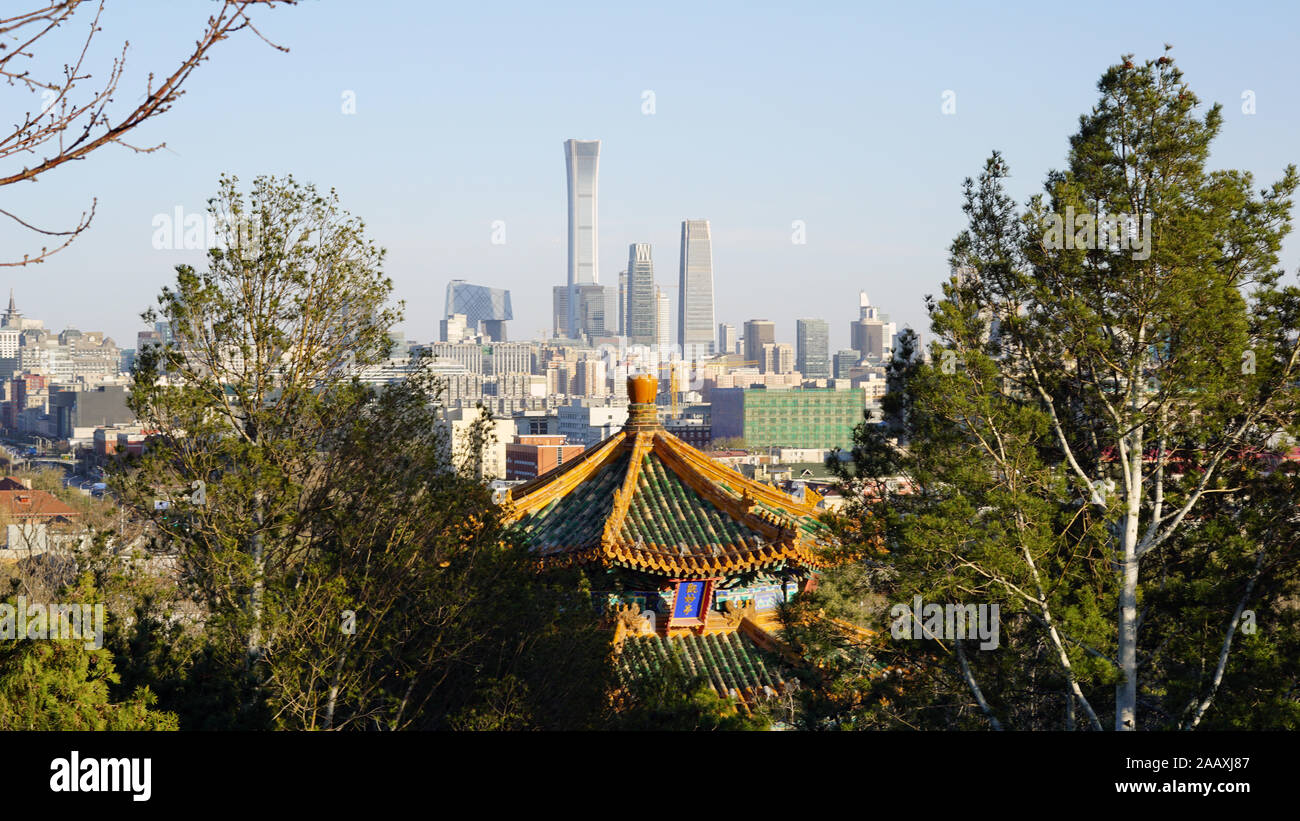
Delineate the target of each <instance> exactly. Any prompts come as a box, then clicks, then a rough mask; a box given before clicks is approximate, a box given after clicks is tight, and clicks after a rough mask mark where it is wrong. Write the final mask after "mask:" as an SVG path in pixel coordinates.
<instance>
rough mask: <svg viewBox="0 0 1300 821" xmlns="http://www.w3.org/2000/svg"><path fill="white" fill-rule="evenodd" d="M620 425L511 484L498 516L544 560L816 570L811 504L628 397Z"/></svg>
mask: <svg viewBox="0 0 1300 821" xmlns="http://www.w3.org/2000/svg"><path fill="white" fill-rule="evenodd" d="M632 407H633V409H634V413H633V415H632V416H631V417H630V418H629V422H628V425H627V427H625V428H624V429H623V430H621V431H619V432H618V433H615V434H614V435H613V436H610V437H609V438H608V439H605V440H604V441H603V442H601V443H600V444H598V445H596V446H595V447H593V448H591V449H589V450H587V451H586V452H585V453H583V454H582V455H581V456H580V457H578V458H577V459H575V460H573V461H572V462H570V463H568V464H565V465H562V466H561V467H559V468H556V469H555V470H553V471H551V472H549V473H546V474H544V475H542V476H540V477H538V478H536V479H533V480H532V481H530V482H527V483H525V484H523V485H520V486H518V487H515V488H513V489H512V490H511V491H510V493H509V495H508V497H507V498H506V500H505V501H504V502H503V505H504V506H505V508H506V510H505V519H506V522H507V524H508V525H509V527H510V529H511V531H512V532H513V533H515V534H517V535H518V536H519V537H520V538H521V539H522V541H523V543H524V545H525V546H526V547H527V549H528V551H529V553H530V554H532V555H533V556H534V557H535V558H537V559H538V560H539V561H540V562H542V564H543V565H544V566H555V565H567V564H586V563H597V564H602V565H605V566H609V567H625V568H629V569H632V570H636V571H640V572H644V573H649V574H653V575H658V576H665V577H668V578H676V579H687V578H708V577H717V576H727V575H733V574H737V573H742V572H746V571H750V570H759V569H763V568H779V567H782V566H784V565H786V564H794V565H799V566H803V567H807V568H815V567H817V566H818V561H817V559H816V555H815V548H816V547H818V546H819V545H822V544H825V543H827V542H828V541H829V540H830V538H831V536H830V532H829V528H827V526H826V525H825V524H823V523H822V522H821V520H820V518H819V517H820V515H821V513H822V511H820V510H819V509H818V508H817V507H816V506H815V504H810V503H805V502H799V501H796V500H795V499H794V498H793V497H791V496H790V495H788V494H786V493H784V492H782V491H780V490H778V489H776V488H774V487H771V486H770V485H765V484H762V483H760V482H756V481H753V480H751V479H747V478H745V477H744V476H742V475H741V474H740V473H738V472H736V471H734V470H732V469H731V468H729V467H727V466H725V465H723V464H721V463H718V462H715V461H713V460H712V459H710V458H709V457H708V456H706V455H705V454H704V453H702V452H700V451H698V450H696V449H695V448H693V447H691V446H690V445H688V444H686V443H685V442H683V441H682V440H681V439H678V438H677V437H676V436H673V435H672V434H670V433H668V432H667V431H665V430H664V429H663V428H662V427H660V426H659V424H658V421H657V418H656V417H655V416H654V406H653V405H652V404H651V405H649V406H648V408H647V407H646V405H645V404H644V403H643V404H641V406H640V407H638V405H636V404H634V405H633V406H632Z"/></svg>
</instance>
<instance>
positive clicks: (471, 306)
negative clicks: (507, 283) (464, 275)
mask: <svg viewBox="0 0 1300 821" xmlns="http://www.w3.org/2000/svg"><path fill="white" fill-rule="evenodd" d="M456 314H464V315H465V324H466V326H467V328H468V329H470V330H471V331H472V332H474V333H481V334H483V335H484V336H486V337H487V338H488V340H489V341H492V342H505V341H506V321H507V320H510V319H513V318H514V313H513V312H512V311H511V309H510V292H509V291H507V290H505V289H504V288H488V287H486V286H483V285H470V284H469V283H468V282H466V281H465V280H463V279H453V280H452V281H451V282H448V283H447V303H446V308H445V310H444V311H443V316H444V317H448V318H450V317H452V316H455V315H456Z"/></svg>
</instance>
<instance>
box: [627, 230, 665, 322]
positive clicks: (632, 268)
mask: <svg viewBox="0 0 1300 821" xmlns="http://www.w3.org/2000/svg"><path fill="white" fill-rule="evenodd" d="M657 307H658V306H657V305H656V302H655V266H654V261H653V260H651V258H650V244H649V243H646V242H638V243H634V244H633V245H631V246H629V247H628V256H627V341H628V344H630V345H653V344H655V343H656V342H657V341H659V332H658V324H659V314H658V311H657Z"/></svg>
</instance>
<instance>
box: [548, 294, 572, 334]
mask: <svg viewBox="0 0 1300 821" xmlns="http://www.w3.org/2000/svg"><path fill="white" fill-rule="evenodd" d="M551 317H552V323H551V329H552V331H553V332H554V335H555V336H557V337H567V336H568V335H569V286H568V285H556V286H555V287H554V288H552V289H551Z"/></svg>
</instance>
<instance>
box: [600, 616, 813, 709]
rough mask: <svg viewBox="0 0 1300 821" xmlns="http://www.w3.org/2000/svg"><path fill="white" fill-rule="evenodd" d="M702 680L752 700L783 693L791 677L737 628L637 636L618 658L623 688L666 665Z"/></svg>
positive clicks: (725, 692) (717, 689) (728, 694)
mask: <svg viewBox="0 0 1300 821" xmlns="http://www.w3.org/2000/svg"><path fill="white" fill-rule="evenodd" d="M674 666H675V667H677V668H678V669H679V670H681V671H682V672H684V673H686V674H688V675H691V676H700V677H702V678H704V679H705V680H706V681H708V683H709V684H710V685H711V686H712V687H713V690H714V692H716V693H717V694H718V695H720V696H723V697H724V698H725V697H731V698H736V699H739V700H741V701H744V702H745V703H746V704H753V703H755V702H759V701H762V700H764V699H765V698H770V697H772V696H775V695H777V694H779V693H781V692H783V691H785V690H786V689H787V688H788V687H789V684H788V683H787V682H788V679H787V676H788V675H789V673H788V672H787V671H786V670H784V669H783V668H784V665H782V663H781V659H779V658H778V657H777V656H776V655H775V654H773V653H769V652H767V651H765V650H762V649H760V648H759V647H758V646H756V645H755V644H754V643H753V642H751V641H750V640H749V639H748V638H746V637H745V635H744V634H743V633H741V632H739V631H735V632H730V633H710V634H708V635H704V636H697V635H693V634H688V635H683V636H673V637H672V638H665V637H663V636H656V635H650V636H635V637H630V638H628V639H626V640H625V641H624V642H623V645H622V648H621V650H620V652H619V654H618V656H617V667H616V669H617V672H618V677H619V680H620V682H621V683H622V685H623V686H624V687H626V686H628V685H630V684H631V683H632V682H633V681H634V680H636V679H637V678H640V677H643V676H649V675H653V674H655V673H656V672H659V671H661V670H663V669H665V668H668V667H674Z"/></svg>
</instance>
